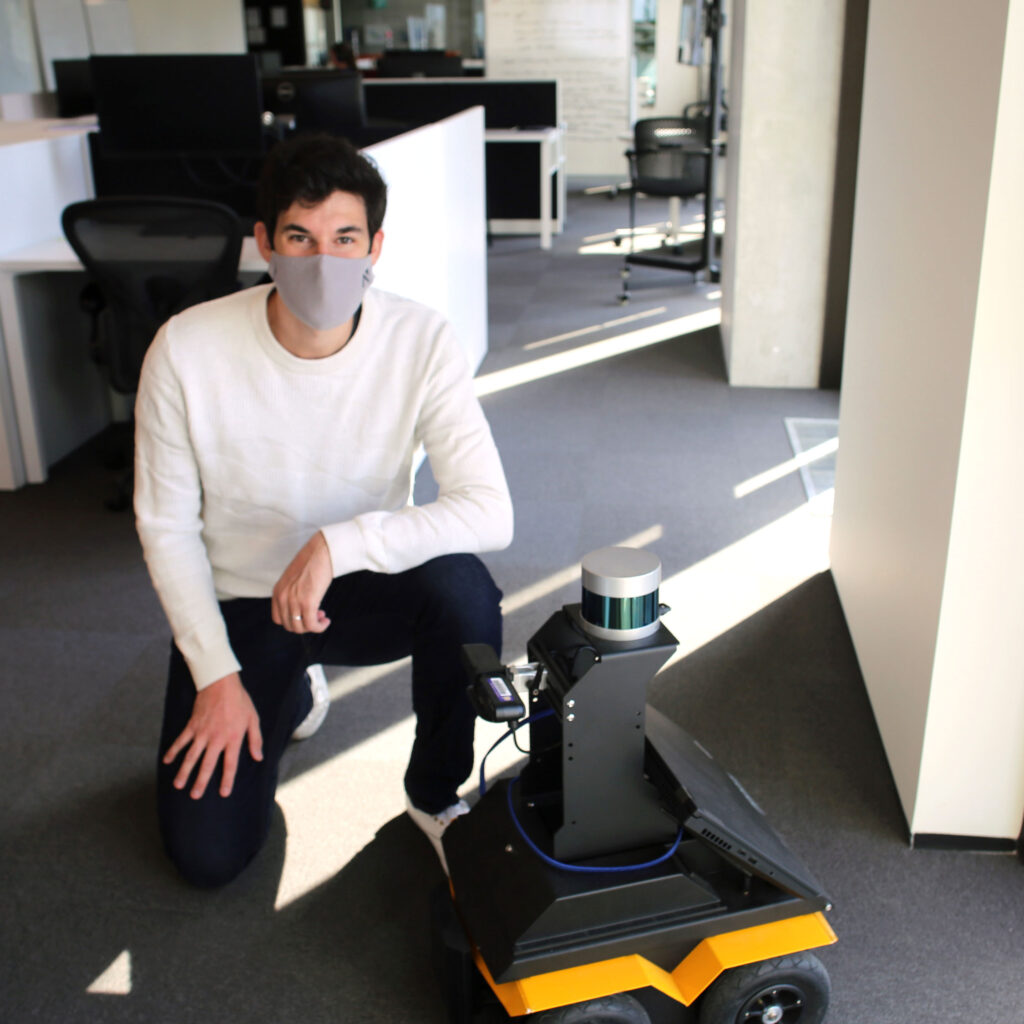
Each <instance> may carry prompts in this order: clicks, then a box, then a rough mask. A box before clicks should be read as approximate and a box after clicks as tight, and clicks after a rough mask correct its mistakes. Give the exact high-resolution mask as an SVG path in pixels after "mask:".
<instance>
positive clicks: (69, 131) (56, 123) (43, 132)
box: [0, 114, 97, 146]
mask: <svg viewBox="0 0 1024 1024" xmlns="http://www.w3.org/2000/svg"><path fill="white" fill-rule="evenodd" d="M96 126H97V125H96V115H95V114H87V115H86V116H85V117H74V118H70V119H67V120H65V119H62V118H56V117H55V118H46V119H42V120H35V121H0V146H14V145H17V144H19V143H22V142H39V141H41V140H43V139H53V138H56V137H57V136H59V135H76V134H82V133H84V132H91V131H95V129H96Z"/></svg>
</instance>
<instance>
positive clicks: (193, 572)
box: [135, 285, 512, 689]
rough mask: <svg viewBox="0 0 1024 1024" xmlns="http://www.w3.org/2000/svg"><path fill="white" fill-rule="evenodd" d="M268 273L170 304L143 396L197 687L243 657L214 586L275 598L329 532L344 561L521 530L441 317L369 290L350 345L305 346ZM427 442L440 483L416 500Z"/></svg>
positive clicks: (479, 547) (141, 449)
mask: <svg viewBox="0 0 1024 1024" xmlns="http://www.w3.org/2000/svg"><path fill="white" fill-rule="evenodd" d="M272 287H273V286H272V285H266V286H262V287H257V288H250V289H248V290H246V291H242V292H238V293H236V294H234V295H230V296H228V297H226V298H223V299H217V300H215V301H213V302H208V303H204V304H202V305H200V306H195V307H193V308H191V309H188V310H186V311H184V312H183V313H180V314H179V315H178V316H175V317H173V318H172V319H171V320H170V321H169V322H168V323H167V324H165V325H164V326H163V327H162V328H161V329H160V331H159V333H158V334H157V336H156V338H155V340H154V342H153V344H152V346H151V347H150V349H149V352H148V353H147V355H146V360H145V365H144V366H143V370H142V379H141V382H140V385H139V391H138V398H137V401H136V413H135V415H136V424H137V428H136V463H135V514H136V521H137V525H138V531H139V537H140V539H141V541H142V547H143V552H144V554H145V558H146V564H147V566H148V568H149V572H150V576H151V578H152V580H153V585H154V586H155V588H156V591H157V594H158V595H159V597H160V601H161V603H162V605H163V608H164V611H165V612H166V614H167V617H168V620H169V621H170V624H171V630H172V632H173V634H174V638H175V641H176V643H177V644H178V647H179V648H180V650H181V652H182V654H183V655H184V657H185V660H186V662H187V663H188V665H189V668H190V670H191V672H192V676H193V679H194V680H195V683H196V686H197V687H199V688H200V689H201V688H202V687H204V686H207V685H209V684H210V683H212V682H214V681H215V680H217V679H219V678H221V677H222V676H224V675H227V674H228V673H229V672H233V671H237V670H238V668H239V665H238V662H237V660H236V659H235V656H234V654H233V653H232V651H231V647H230V645H229V643H228V639H227V633H226V630H225V627H224V622H223V619H222V618H221V614H220V609H219V607H218V604H217V600H218V598H222V599H223V598H233V597H269V596H270V594H271V592H272V590H273V587H274V584H275V583H276V582H277V580H278V579H279V577H280V575H281V573H282V572H283V570H284V569H285V567H286V566H287V565H288V563H289V562H290V561H291V560H292V558H293V557H294V556H295V555H296V553H297V552H298V551H299V549H300V548H301V547H302V546H303V545H304V544H305V543H306V541H307V540H309V538H310V537H311V536H312V535H313V534H314V533H315V532H316V531H317V530H322V531H323V535H324V537H325V538H326V539H327V545H328V548H329V550H330V555H331V561H332V563H333V568H334V575H335V576H341V575H343V574H345V573H350V572H354V571H356V570H358V569H371V570H373V571H375V572H386V573H394V572H401V571H403V570H405V569H409V568H412V567H413V566H416V565H420V564H422V563H423V562H426V561H428V560H429V559H431V558H434V557H436V556H438V555H442V554H449V553H452V552H458V551H463V552H477V551H490V550H497V549H500V548H503V547H505V546H507V545H508V544H509V542H510V541H511V539H512V505H511V501H510V498H509V493H508V486H507V485H506V483H505V476H504V473H503V471H502V467H501V461H500V459H499V457H498V452H497V449H496V448H495V446H494V441H493V439H492V437H491V432H490V429H489V427H488V425H487V421H486V420H485V419H484V415H483V412H482V410H481V409H480V404H479V402H478V401H477V399H476V396H475V395H474V392H473V385H472V380H471V376H470V372H469V367H468V365H467V362H466V359H465V356H464V355H463V353H462V350H461V349H460V348H459V346H458V343H457V342H456V340H455V338H454V335H453V333H452V331H451V329H450V327H449V326H448V325H447V323H446V322H445V321H444V320H443V319H442V317H441V316H440V315H439V314H438V313H435V312H434V311H433V310H430V309H427V308H426V307H425V306H421V305H419V304H418V303H415V302H412V301H409V300H407V299H403V298H399V297H398V296H396V295H391V294H389V293H387V292H381V291H377V290H376V289H370V290H369V291H368V292H367V294H366V296H365V298H364V302H363V310H362V315H361V317H360V320H359V326H358V328H357V330H356V332H355V334H353V336H352V338H351V339H350V340H349V342H348V344H347V345H345V347H344V348H343V349H342V350H341V351H340V352H337V353H335V354H334V355H332V356H328V357H327V358H324V359H300V358H298V357H296V356H293V355H292V354H291V353H289V352H288V351H286V350H285V349H284V348H283V347H282V346H281V345H280V344H279V343H278V342H277V340H276V339H275V338H274V336H273V334H272V333H271V330H270V327H269V325H268V323H267V297H268V295H269V293H270V290H271V288H272ZM421 444H422V445H423V447H424V449H425V450H426V453H427V457H428V458H429V459H430V465H431V469H432V471H433V474H434V477H435V479H436V480H437V483H438V486H439V494H438V497H437V500H436V501H433V502H430V503H429V504H425V505H421V506H413V505H411V504H410V503H409V502H410V493H411V489H412V469H413V462H414V458H415V455H416V452H417V449H418V447H419V446H420V445H421Z"/></svg>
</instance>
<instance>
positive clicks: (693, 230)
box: [576, 217, 725, 256]
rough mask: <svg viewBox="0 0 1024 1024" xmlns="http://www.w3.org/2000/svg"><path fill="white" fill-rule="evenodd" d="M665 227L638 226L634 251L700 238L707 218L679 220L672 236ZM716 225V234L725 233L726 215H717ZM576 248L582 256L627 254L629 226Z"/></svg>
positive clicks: (634, 240) (584, 242)
mask: <svg viewBox="0 0 1024 1024" xmlns="http://www.w3.org/2000/svg"><path fill="white" fill-rule="evenodd" d="M665 228H666V225H664V224H658V225H644V226H643V227H638V228H637V229H636V230H635V231H634V232H633V252H645V251H647V250H648V249H657V248H658V246H660V245H662V244H663V243H665V242H666V241H669V240H671V241H672V242H673V243H685V242H693V241H697V240H699V239H700V238H701V237H702V236H703V234H704V218H703V217H701V218H700V219H698V220H693V221H690V222H689V223H687V224H680V225H679V227H678V228H677V229H676V233H675V235H674V236H672V237H671V239H670V238H669V236H668V234H667V233H666V231H665ZM714 228H715V234H716V235H718V236H722V235H723V234H724V233H725V218H724V217H716V218H715V220H714ZM576 251H577V253H579V255H580V256H625V255H626V253H627V252H629V229H628V228H623V229H621V231H618V232H615V233H609V234H607V235H605V236H604V237H600V236H595V238H594V240H592V241H588V240H587V239H584V241H583V245H581V246H580V247H579V248H578V249H577V250H576Z"/></svg>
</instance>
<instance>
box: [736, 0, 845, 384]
mask: <svg viewBox="0 0 1024 1024" xmlns="http://www.w3.org/2000/svg"><path fill="white" fill-rule="evenodd" d="M730 7H731V10H730V9H729V8H730ZM845 12H846V3H845V0H819V2H817V3H813V4H808V3H803V2H800V0H736V2H735V3H734V4H732V5H727V8H726V13H727V15H729V16H730V17H731V21H732V62H731V63H732V67H731V70H730V77H729V143H728V145H729V153H728V160H727V170H726V196H725V199H726V223H727V229H726V238H725V245H724V251H723V255H722V340H723V345H724V349H725V361H726V366H727V367H728V372H729V382H730V383H731V384H734V385H757V386H764V387H817V386H818V381H819V373H820V368H821V361H822V339H823V334H824V323H825V315H826V292H827V288H828V276H829V251H830V243H831V231H832V217H833V206H834V191H835V181H836V175H835V166H836V143H837V137H838V123H839V109H840V95H841V86H842V63H843V38H844V20H845Z"/></svg>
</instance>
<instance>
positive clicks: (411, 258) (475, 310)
mask: <svg viewBox="0 0 1024 1024" xmlns="http://www.w3.org/2000/svg"><path fill="white" fill-rule="evenodd" d="M366 153H367V154H368V155H370V156H372V157H373V159H374V160H375V161H376V163H377V166H378V167H379V168H380V171H381V174H382V176H383V177H384V180H385V181H386V182H387V184H388V212H387V216H386V217H385V218H384V249H383V251H382V253H381V257H380V260H379V261H378V263H377V266H376V267H375V268H374V273H375V275H376V284H377V286H378V287H380V288H384V289H387V290H388V291H393V292H398V293H399V294H401V295H406V296H408V297H409V298H411V299H416V300H418V301H419V302H423V303H425V304H426V305H428V306H432V307H433V308H434V309H437V310H439V311H440V312H441V313H443V314H444V315H445V316H446V317H447V318H448V319H449V320H450V321H451V323H452V326H453V327H454V328H455V332H456V334H457V335H458V338H459V341H460V342H461V343H462V347H463V348H464V349H465V351H466V355H467V357H468V358H469V361H470V365H471V366H472V368H473V370H474V371H475V370H476V369H477V367H479V365H480V362H481V360H482V359H483V357H484V355H485V354H486V352H487V226H486V200H485V185H484V111H483V107H473V108H471V109H470V110H465V111H463V112H462V113H461V114H455V115H453V116H452V117H447V118H444V120H441V121H437V122H436V123H434V124H431V125H427V126H426V127H424V128H417V129H415V130H413V131H410V132H406V133H405V134H404V135H399V136H396V137H395V138H393V139H388V140H386V141H385V142H378V143H376V144H375V145H373V146H369V147H368V148H367V149H366Z"/></svg>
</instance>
